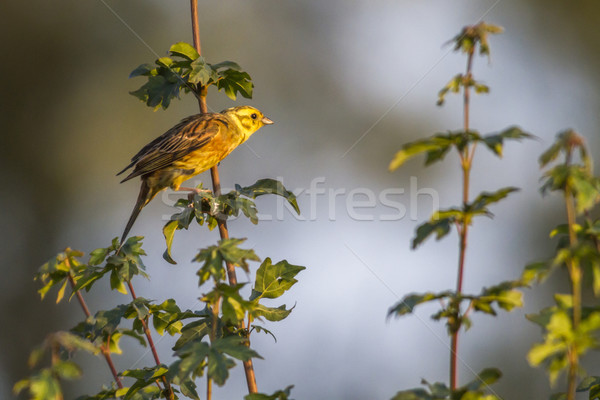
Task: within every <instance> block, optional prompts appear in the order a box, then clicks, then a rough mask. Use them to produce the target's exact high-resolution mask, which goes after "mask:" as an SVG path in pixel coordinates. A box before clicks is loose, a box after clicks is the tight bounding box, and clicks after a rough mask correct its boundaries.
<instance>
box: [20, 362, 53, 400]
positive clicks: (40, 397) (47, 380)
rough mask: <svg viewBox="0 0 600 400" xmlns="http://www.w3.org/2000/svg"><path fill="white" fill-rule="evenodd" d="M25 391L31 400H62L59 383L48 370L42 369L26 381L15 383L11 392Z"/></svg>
mask: <svg viewBox="0 0 600 400" xmlns="http://www.w3.org/2000/svg"><path fill="white" fill-rule="evenodd" d="M24 390H27V391H28V392H29V394H30V399H31V400H63V395H62V390H61V387H60V382H59V381H58V379H57V378H55V376H54V374H53V372H52V371H51V370H50V369H43V370H41V371H40V372H38V373H37V374H35V375H32V376H31V377H29V378H27V379H23V380H20V381H18V382H17V383H15V385H14V387H13V392H14V393H15V394H19V393H21V392H22V391H24Z"/></svg>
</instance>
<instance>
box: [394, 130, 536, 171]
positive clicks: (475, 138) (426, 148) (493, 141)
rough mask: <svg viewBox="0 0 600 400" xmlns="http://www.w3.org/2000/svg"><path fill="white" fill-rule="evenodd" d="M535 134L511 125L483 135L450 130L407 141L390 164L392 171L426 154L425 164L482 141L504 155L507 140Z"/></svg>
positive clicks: (493, 151) (496, 153) (495, 153)
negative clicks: (497, 131) (453, 150)
mask: <svg viewBox="0 0 600 400" xmlns="http://www.w3.org/2000/svg"><path fill="white" fill-rule="evenodd" d="M532 138H534V136H533V135H531V134H529V133H527V132H524V131H523V130H522V129H521V128H519V127H517V126H511V127H509V128H507V129H505V130H503V131H501V132H499V133H494V134H489V135H481V134H479V132H477V131H474V130H469V131H468V132H465V131H461V130H459V131H449V132H447V133H438V134H436V135H434V136H431V137H429V138H426V139H421V140H417V141H414V142H410V143H406V144H405V145H403V146H402V149H401V150H400V151H398V152H397V153H396V155H395V156H394V158H393V159H392V161H391V162H390V165H389V170H390V171H395V170H396V169H398V168H399V167H401V166H402V165H403V164H404V163H405V162H406V161H408V160H409V159H411V158H413V157H415V156H417V155H420V154H425V166H429V165H431V164H433V163H435V162H438V161H442V160H443V159H444V157H446V155H447V154H448V152H449V151H450V149H452V148H454V149H456V150H457V151H458V153H459V154H462V153H463V151H464V150H465V149H466V148H468V147H469V146H470V145H472V144H476V143H481V144H483V145H485V146H486V147H487V148H488V150H490V151H491V152H492V153H494V155H496V156H498V157H502V153H503V149H504V141H505V140H521V139H532Z"/></svg>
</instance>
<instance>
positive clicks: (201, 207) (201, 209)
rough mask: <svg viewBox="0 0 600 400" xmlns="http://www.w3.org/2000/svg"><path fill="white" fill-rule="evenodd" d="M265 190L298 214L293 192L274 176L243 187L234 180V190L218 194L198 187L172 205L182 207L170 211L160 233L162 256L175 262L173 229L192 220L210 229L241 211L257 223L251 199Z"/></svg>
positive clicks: (184, 227)
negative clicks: (178, 210) (170, 214)
mask: <svg viewBox="0 0 600 400" xmlns="http://www.w3.org/2000/svg"><path fill="white" fill-rule="evenodd" d="M268 194H272V195H277V196H281V197H282V198H284V199H285V200H286V201H287V202H288V203H289V204H290V205H291V206H292V207H293V208H294V210H295V211H296V212H297V213H298V214H299V213H300V209H299V208H298V202H297V200H296V196H295V195H294V193H292V192H291V191H289V190H287V189H286V188H285V187H284V186H283V184H282V183H281V182H279V181H277V180H275V179H260V180H258V181H256V182H255V183H254V184H252V185H250V186H246V187H241V186H240V185H237V184H236V185H235V190H232V191H230V192H229V193H226V194H222V195H220V196H214V194H213V193H211V192H208V191H200V192H199V193H197V194H195V195H194V196H193V198H187V199H180V200H179V201H177V203H176V204H175V206H176V207H181V211H180V212H178V213H176V214H173V215H172V216H171V220H170V221H169V222H167V223H166V224H165V226H164V227H163V235H164V236H165V241H166V244H167V248H166V250H165V252H164V254H163V258H164V259H165V260H166V261H168V262H169V263H171V264H176V262H175V260H173V257H172V255H171V246H172V244H173V238H174V236H175V232H176V231H178V230H181V229H188V228H189V226H190V224H191V223H192V222H193V221H194V220H195V221H196V222H197V223H198V224H199V225H204V224H206V225H207V226H208V228H209V229H210V230H212V229H214V228H215V227H216V226H217V224H218V222H219V221H221V220H225V219H227V218H228V217H237V216H239V215H240V213H241V214H243V215H244V216H246V217H247V218H248V219H249V220H250V221H251V222H252V223H253V224H257V223H258V210H257V209H256V204H255V202H254V201H253V200H254V199H256V198H257V197H259V196H264V195H268Z"/></svg>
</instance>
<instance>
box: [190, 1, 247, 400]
mask: <svg viewBox="0 0 600 400" xmlns="http://www.w3.org/2000/svg"><path fill="white" fill-rule="evenodd" d="M190 4H191V14H192V34H193V38H194V47H195V48H196V51H197V52H198V54H200V55H202V49H201V46H200V28H199V27H198V0H190ZM206 89H207V88H206V87H200V88H199V92H200V96H199V98H198V104H199V106H200V112H201V113H207V112H208V107H207V105H206ZM210 176H211V178H212V183H213V194H214V195H215V196H216V197H218V196H220V195H221V180H220V178H219V169H218V168H217V166H216V165H215V166H214V167H212V168H211V169H210ZM218 226H219V234H220V236H221V239H222V240H225V239H229V230H228V229H227V222H226V221H225V220H223V219H220V218H219V219H218ZM226 266H227V277H228V279H229V284H230V285H232V286H233V285H236V284H237V276H236V274H235V266H234V265H233V264H231V263H226ZM240 329H241V330H242V332H245V331H246V323H245V321H242V322H241V323H240ZM246 339H248V342H247V343H248V346H250V340H249V337H248V336H246ZM243 364H244V373H245V374H246V384H247V385H248V392H249V393H257V392H258V388H257V386H256V375H255V374H254V365H253V363H252V359H250V360H248V361H244V363H243Z"/></svg>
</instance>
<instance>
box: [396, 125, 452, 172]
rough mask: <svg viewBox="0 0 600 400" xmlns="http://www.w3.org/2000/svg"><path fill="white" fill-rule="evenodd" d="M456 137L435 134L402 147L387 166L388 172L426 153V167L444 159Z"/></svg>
mask: <svg viewBox="0 0 600 400" xmlns="http://www.w3.org/2000/svg"><path fill="white" fill-rule="evenodd" d="M457 140H458V137H457V135H456V134H454V133H448V134H437V135H435V136H432V137H430V138H427V139H422V140H417V141H415V142H411V143H407V144H405V145H404V146H402V149H401V150H400V151H399V152H397V153H396V155H395V156H394V158H393V160H392V161H391V163H390V165H389V167H388V168H389V170H390V171H395V170H396V169H398V168H399V167H401V166H402V165H403V164H404V163H405V162H406V161H408V160H410V159H411V158H413V157H415V156H417V155H419V154H422V153H426V154H427V160H426V165H430V164H433V163H434V162H436V161H441V160H443V159H444V157H445V155H446V154H447V153H448V151H449V150H450V148H451V146H452V145H453V144H456V142H457Z"/></svg>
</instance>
